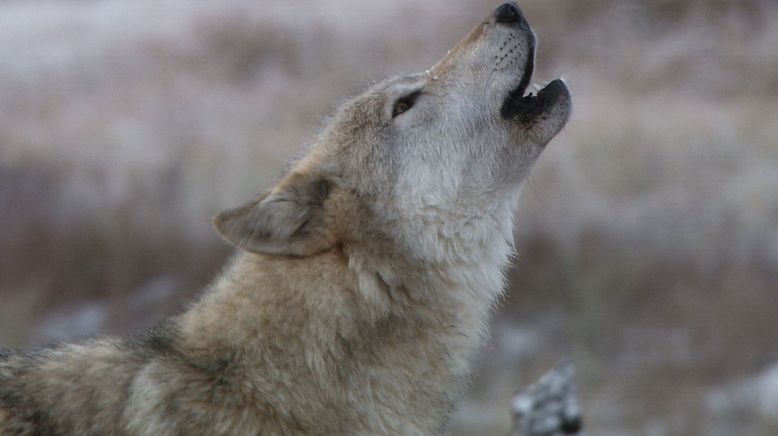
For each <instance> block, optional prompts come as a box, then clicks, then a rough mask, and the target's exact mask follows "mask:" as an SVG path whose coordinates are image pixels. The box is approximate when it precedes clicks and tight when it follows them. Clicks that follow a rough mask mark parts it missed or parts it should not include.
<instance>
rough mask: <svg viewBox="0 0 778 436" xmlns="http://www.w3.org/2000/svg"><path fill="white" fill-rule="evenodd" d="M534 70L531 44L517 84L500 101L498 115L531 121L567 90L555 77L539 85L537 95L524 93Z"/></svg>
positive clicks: (510, 118)
mask: <svg viewBox="0 0 778 436" xmlns="http://www.w3.org/2000/svg"><path fill="white" fill-rule="evenodd" d="M534 70H535V47H534V46H533V47H532V48H531V50H530V53H529V56H527V63H526V65H524V70H523V71H522V74H521V80H520V81H519V84H518V85H517V86H516V87H515V88H514V89H513V90H511V91H510V92H509V93H508V96H507V97H505V100H504V101H503V103H502V107H501V108H500V116H502V117H503V118H505V119H508V120H517V121H531V120H533V119H535V118H536V117H537V116H538V115H540V114H541V113H543V112H544V111H545V110H546V109H547V108H548V107H549V106H551V105H552V104H553V103H554V102H556V101H557V100H558V99H559V97H560V96H561V95H563V94H564V93H566V92H567V86H565V84H564V82H563V81H562V80H560V79H556V80H553V81H551V82H549V83H547V84H546V85H545V86H544V87H542V88H540V87H539V88H540V89H538V93H537V95H533V94H532V92H530V93H529V94H526V95H525V92H527V87H528V86H529V83H530V80H532V73H533V71H534Z"/></svg>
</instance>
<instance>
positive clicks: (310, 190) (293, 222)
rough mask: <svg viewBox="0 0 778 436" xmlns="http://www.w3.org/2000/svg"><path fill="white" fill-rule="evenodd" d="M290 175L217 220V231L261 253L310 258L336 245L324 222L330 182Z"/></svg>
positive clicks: (246, 247) (234, 241) (215, 224)
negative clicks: (311, 255)
mask: <svg viewBox="0 0 778 436" xmlns="http://www.w3.org/2000/svg"><path fill="white" fill-rule="evenodd" d="M306 179H308V177H305V176H301V175H291V176H289V177H287V178H285V179H284V180H282V181H281V183H279V185H278V186H276V187H275V188H273V189H272V190H270V191H268V192H266V193H264V194H262V195H260V196H259V197H257V198H256V199H255V200H253V201H251V202H249V203H247V204H245V205H243V206H241V207H238V208H235V209H230V210H226V211H224V212H222V213H220V214H219V215H217V216H216V217H215V218H214V220H213V223H214V226H215V227H216V230H217V231H218V232H219V233H220V234H221V235H222V237H224V239H226V240H227V241H228V242H230V243H232V244H233V245H235V246H237V247H239V248H242V249H244V250H247V251H251V252H254V253H262V254H280V255H288V256H307V255H310V254H314V253H317V252H319V251H323V250H326V249H327V248H329V247H331V246H332V245H333V244H334V236H333V232H332V231H331V229H330V228H329V226H328V225H327V223H326V222H325V221H326V220H325V213H324V203H325V201H326V200H327V197H328V196H329V193H330V182H328V181H327V180H324V179H315V180H306Z"/></svg>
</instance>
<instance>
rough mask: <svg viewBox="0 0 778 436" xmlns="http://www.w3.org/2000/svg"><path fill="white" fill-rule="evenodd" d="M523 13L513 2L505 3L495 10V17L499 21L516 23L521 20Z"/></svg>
mask: <svg viewBox="0 0 778 436" xmlns="http://www.w3.org/2000/svg"><path fill="white" fill-rule="evenodd" d="M519 17H521V13H520V12H519V8H517V7H516V5H514V4H513V3H505V4H503V5H501V6H500V7H498V8H497V10H496V11H494V18H495V20H496V21H497V22H498V23H515V22H517V21H519Z"/></svg>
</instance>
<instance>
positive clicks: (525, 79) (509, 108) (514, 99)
mask: <svg viewBox="0 0 778 436" xmlns="http://www.w3.org/2000/svg"><path fill="white" fill-rule="evenodd" d="M534 71H535V44H532V45H531V46H530V50H529V55H528V56H527V63H526V64H525V65H524V71H522V73H521V80H519V84H518V85H516V87H515V88H513V90H511V92H509V93H508V96H507V97H505V100H504V101H503V104H502V107H501V108H500V115H501V116H502V117H503V118H506V119H510V118H514V117H515V116H516V114H517V113H518V112H519V110H520V109H521V107H522V106H523V103H522V101H523V100H524V99H525V98H526V97H524V93H525V92H526V91H527V87H528V86H529V81H530V80H532V73H533V72H534Z"/></svg>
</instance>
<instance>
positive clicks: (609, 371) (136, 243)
mask: <svg viewBox="0 0 778 436" xmlns="http://www.w3.org/2000/svg"><path fill="white" fill-rule="evenodd" d="M497 3H498V2H497V1H484V0H470V1H467V2H457V1H451V0H427V1H418V0H395V1H392V2H388V1H386V2H365V1H361V0H331V1H327V2H323V1H297V2H288V1H283V0H263V1H258V0H222V1H219V2H201V1H194V0H192V1H183V0H124V1H119V0H115V1H109V0H104V1H97V0H92V1H90V0H60V1H43V0H18V1H8V0H3V1H0V228H1V229H2V231H0V345H2V346H6V347H12V348H16V349H30V348H34V347H39V346H44V345H47V344H51V343H52V342H54V341H59V340H74V339H78V338H82V337H84V336H88V335H94V334H101V333H110V334H114V333H118V334H122V333H127V332H131V331H135V330H138V329H141V328H144V327H146V326H149V325H151V324H152V323H154V322H155V321H157V320H159V319H160V318H162V317H164V316H166V315H169V314H172V313H175V312H176V311H178V310H180V309H181V307H182V306H183V305H185V304H186V302H187V301H189V300H191V299H192V298H193V297H194V296H196V295H197V294H198V293H199V292H200V289H201V288H202V287H203V286H204V285H205V284H206V283H207V282H208V281H209V280H210V279H212V278H213V277H214V276H215V275H216V274H217V273H218V270H219V268H220V266H221V265H222V264H223V263H224V261H225V259H226V258H227V257H228V256H229V254H230V253H231V250H230V249H229V248H228V247H227V246H226V245H225V244H224V243H222V242H221V241H220V240H219V238H218V237H217V236H216V233H215V232H214V231H212V230H211V227H210V218H211V216H213V215H214V214H215V213H216V212H217V211H219V210H220V209H222V208H225V207H230V206H235V205H237V204H239V203H241V202H242V201H244V200H247V199H249V198H251V197H252V196H253V195H255V194H257V193H259V192H260V191H262V190H264V189H266V188H267V187H269V186H270V185H271V184H272V182H273V181H274V180H275V179H276V178H277V177H278V176H279V175H280V174H281V173H282V172H283V170H284V168H285V165H286V163H287V162H288V161H289V159H291V158H293V157H294V156H296V155H298V154H299V153H300V150H302V149H303V147H304V146H305V144H306V143H307V142H308V141H309V140H310V139H311V138H312V137H313V135H314V134H315V133H316V131H317V129H319V128H320V126H321V124H322V120H323V119H324V117H325V116H326V115H327V114H328V113H331V112H332V110H333V108H334V107H335V106H336V104H337V103H338V101H341V100H342V99H344V98H346V97H348V96H349V95H353V94H354V93H357V92H359V91H360V90H361V89H364V87H365V86H366V85H367V84H368V83H370V82H371V81H375V80H378V79H381V78H382V77H385V76H387V75H393V74H402V73H411V72H415V71H419V70H423V69H425V68H427V67H429V66H430V65H432V64H433V63H434V62H435V61H436V60H437V59H438V58H439V57H441V56H442V55H443V54H444V53H445V52H446V50H447V49H449V48H450V47H452V46H453V45H454V44H455V43H456V42H457V41H458V40H459V39H460V38H461V37H463V36H464V35H465V33H466V32H467V31H468V30H469V29H470V28H471V27H472V26H474V25H475V24H476V23H477V22H478V21H479V20H480V19H481V18H482V17H484V16H485V15H486V14H487V13H488V12H489V10H490V9H491V8H493V7H494V6H496V5H497ZM520 6H521V7H522V9H523V10H524V12H525V15H526V16H527V17H528V19H529V21H530V23H531V24H532V25H533V27H534V29H535V30H536V32H537V33H538V35H539V39H540V46H539V50H538V66H539V68H538V70H537V73H536V75H535V81H538V82H540V81H543V80H550V79H553V78H555V77H558V76H563V77H565V78H566V80H567V81H568V83H569V85H570V87H571V89H572V91H573V94H574V102H575V112H574V115H573V118H572V120H571V121H570V123H569V124H568V126H567V128H566V129H565V130H564V131H563V132H562V133H561V134H560V135H559V136H558V137H557V139H556V140H554V142H552V144H551V145H550V146H549V148H548V149H547V150H546V151H545V152H544V154H543V155H542V157H541V159H540V161H539V163H538V165H537V166H536V168H535V170H534V171H533V174H532V178H531V180H530V183H529V184H528V186H527V189H525V193H524V196H523V199H522V205H521V209H520V212H518V221H517V222H518V224H517V228H516V241H517V249H518V253H519V254H518V257H517V259H516V262H515V264H516V265H515V267H514V269H513V270H512V271H511V272H510V274H509V276H510V289H509V291H508V293H507V296H506V298H505V300H504V302H503V304H502V305H501V307H500V309H499V311H498V313H497V316H496V318H495V321H494V326H493V331H494V334H493V338H492V341H491V343H490V344H489V345H488V347H487V348H486V349H485V351H484V352H483V353H481V354H480V358H479V359H480V360H479V361H478V365H477V368H478V370H477V372H476V375H475V376H474V379H473V383H472V388H471V389H470V390H469V394H468V396H467V398H465V399H463V400H462V401H461V403H460V404H459V406H458V409H457V412H456V415H455V418H454V422H453V423H452V428H451V431H452V433H453V434H456V435H473V434H481V435H484V434H505V433H506V432H507V430H508V428H509V425H510V417H509V413H508V408H509V399H510V396H511V394H512V393H513V391H514V390H516V389H518V388H520V387H522V386H525V385H527V384H529V383H530V382H532V381H533V380H535V379H536V378H537V377H538V376H539V375H540V374H542V373H543V372H544V371H545V370H546V369H548V368H549V367H550V366H552V365H553V364H554V363H556V362H557V361H558V360H560V359H561V358H563V357H566V356H567V357H570V358H571V359H572V360H573V361H574V362H575V364H576V365H577V368H578V376H579V382H580V385H581V387H580V389H581V396H582V404H583V408H584V413H585V416H586V424H585V425H586V426H587V427H588V433H589V434H591V435H651V436H653V435H656V436H663V435H679V436H680V435H722V436H729V435H735V434H737V435H775V434H778V2H775V1H770V0H763V1H760V0H678V1H669V0H653V1H652V0H593V1H587V2H579V1H574V0H566V1H565V0H523V1H520Z"/></svg>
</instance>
